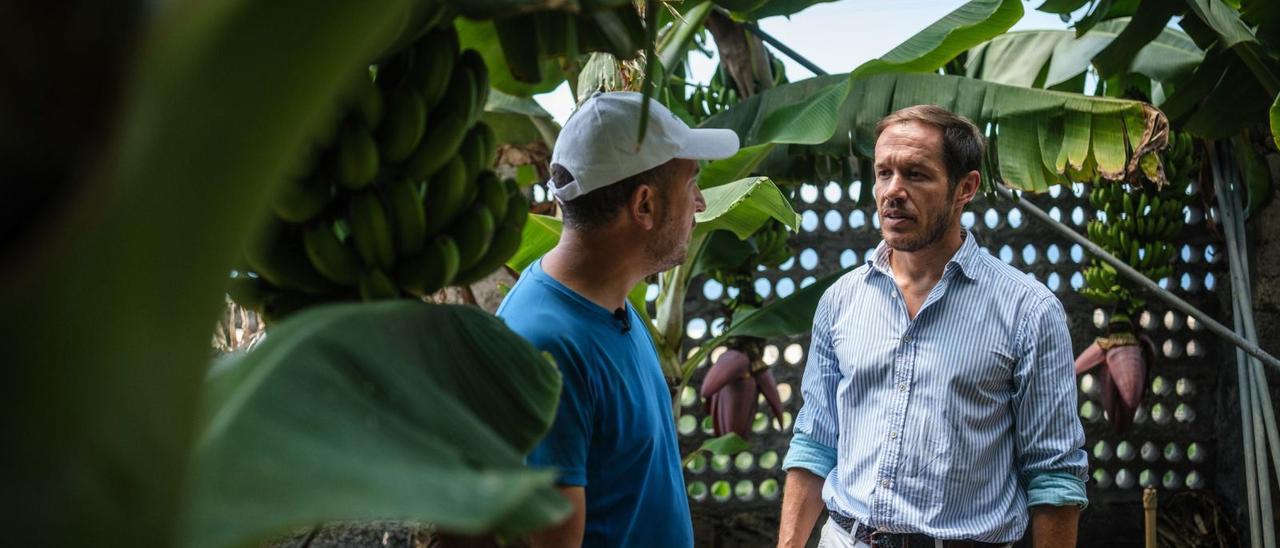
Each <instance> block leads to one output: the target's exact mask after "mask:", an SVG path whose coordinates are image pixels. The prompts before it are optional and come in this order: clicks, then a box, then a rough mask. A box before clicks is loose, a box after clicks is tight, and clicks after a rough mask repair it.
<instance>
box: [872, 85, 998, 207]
mask: <svg viewBox="0 0 1280 548" xmlns="http://www.w3.org/2000/svg"><path fill="white" fill-rule="evenodd" d="M908 122H919V123H922V124H925V125H927V126H932V127H935V128H938V130H940V131H942V164H943V165H944V166H946V168H947V181H948V182H950V183H951V188H955V186H956V185H957V184H958V183H959V182H960V177H961V176H962V175H964V174H966V173H969V172H970V171H977V172H982V155H983V154H984V152H985V150H986V139H985V138H983V136H982V132H981V131H979V130H978V126H976V125H974V124H973V122H971V121H969V119H968V118H965V117H964V116H960V115H958V114H956V113H954V112H951V111H949V110H947V109H945V108H942V107H940V106H937V105H916V106H913V107H907V108H904V109H900V110H897V111H895V112H893V113H891V114H889V115H888V116H885V117H884V118H881V119H880V123H878V124H876V139H877V140H878V139H880V134H881V133H883V132H884V130H885V128H887V127H889V126H891V125H894V124H903V123H908Z"/></svg>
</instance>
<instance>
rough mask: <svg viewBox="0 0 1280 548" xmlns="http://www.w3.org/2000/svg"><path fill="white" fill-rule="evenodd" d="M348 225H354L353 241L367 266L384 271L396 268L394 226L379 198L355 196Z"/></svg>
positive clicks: (371, 194) (369, 195)
mask: <svg viewBox="0 0 1280 548" xmlns="http://www.w3.org/2000/svg"><path fill="white" fill-rule="evenodd" d="M347 222H349V223H351V238H352V239H353V240H354V241H355V243H356V251H357V252H359V254H360V259H361V260H363V261H364V264H366V265H368V266H371V267H380V268H384V269H390V268H391V267H392V266H394V265H395V262H396V249H395V244H394V240H393V239H392V237H391V225H390V223H388V221H387V214H386V212H385V211H384V210H383V208H382V202H381V201H380V200H378V196H377V195H376V194H374V193H373V192H361V193H359V194H356V195H355V196H352V197H351V203H350V209H349V213H348V216H347Z"/></svg>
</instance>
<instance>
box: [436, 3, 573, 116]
mask: <svg viewBox="0 0 1280 548" xmlns="http://www.w3.org/2000/svg"><path fill="white" fill-rule="evenodd" d="M454 26H455V27H456V28H457V29H458V42H459V44H461V46H462V49H468V48H469V49H474V50H476V51H477V52H479V53H480V56H481V57H483V58H484V64H485V66H487V67H489V85H491V86H492V87H493V88H494V89H496V90H499V91H501V92H503V93H507V94H510V95H515V96H518V97H529V96H532V95H537V94H539V93H546V92H549V91H551V90H554V89H556V87H558V86H559V85H560V83H561V82H563V81H564V78H565V75H564V72H563V71H561V70H560V63H559V62H558V61H556V59H555V58H551V57H547V58H540V59H539V60H538V66H539V69H540V71H539V72H540V74H541V76H542V80H540V81H538V82H535V83H526V82H521V81H519V80H516V79H515V77H514V76H512V75H511V69H510V67H508V66H507V58H506V57H505V56H504V55H503V54H502V45H501V44H499V43H498V31H497V29H495V28H494V26H493V21H490V20H482V21H477V20H473V19H467V18H462V17H460V18H458V19H457V21H456V22H455V23H454Z"/></svg>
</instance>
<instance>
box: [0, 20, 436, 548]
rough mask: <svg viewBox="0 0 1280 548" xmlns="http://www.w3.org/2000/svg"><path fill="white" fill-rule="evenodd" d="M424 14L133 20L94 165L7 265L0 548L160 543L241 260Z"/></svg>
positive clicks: (177, 495)
mask: <svg viewBox="0 0 1280 548" xmlns="http://www.w3.org/2000/svg"><path fill="white" fill-rule="evenodd" d="M425 5H428V4H427V3H425V2H420V3H410V2H407V1H403V0H372V1H369V2H349V3H344V2H319V3H316V2H299V1H292V0H281V1H273V2H248V1H242V0H224V1H218V2H199V1H181V0H180V1H175V2H160V3H153V4H148V6H150V7H151V8H154V9H156V10H158V11H157V12H155V13H149V14H148V15H147V16H146V17H145V18H144V20H145V21H146V22H147V24H148V25H149V27H148V28H146V29H143V32H140V33H138V35H137V39H138V43H137V47H136V48H135V49H134V50H133V51H134V52H135V55H136V56H137V57H136V58H134V59H131V62H130V67H131V70H130V71H128V75H129V78H130V80H129V81H128V82H106V81H104V82H101V85H102V86H104V87H106V86H110V87H113V88H114V87H119V88H120V89H122V90H124V91H123V95H122V102H121V105H120V106H119V109H120V110H119V111H117V112H114V113H112V119H113V120H114V121H115V123H116V126H115V128H114V130H113V131H112V132H111V133H110V136H109V137H108V138H107V139H106V140H105V141H104V142H101V143H99V145H98V147H96V148H97V149H98V150H99V151H100V156H99V157H98V158H96V159H89V160H86V159H84V158H79V157H76V158H67V162H68V163H69V164H71V163H74V162H80V163H79V164H76V173H78V174H79V177H78V178H77V180H75V181H73V185H72V186H70V187H67V188H64V189H62V190H61V191H60V196H63V197H64V199H65V200H66V201H65V202H64V203H61V204H60V205H59V207H57V208H51V213H50V215H49V216H48V217H46V218H45V219H43V220H42V223H40V225H39V226H36V227H32V228H30V229H28V230H27V231H26V232H25V233H24V234H23V239H22V240H21V241H19V242H15V243H14V244H12V245H10V246H8V247H7V249H8V251H9V253H7V254H6V256H5V260H6V262H7V264H8V265H9V267H8V268H6V269H4V271H3V274H0V278H2V279H3V282H4V283H0V303H3V304H4V305H5V306H6V307H8V308H9V309H11V310H23V311H24V312H23V320H22V321H21V322H19V324H18V325H17V326H16V331H14V330H11V331H10V333H9V334H10V337H9V339H8V344H7V345H6V351H7V353H8V356H7V360H6V363H9V364H10V366H11V367H10V368H9V372H10V374H11V377H10V379H9V382H6V383H5V386H6V387H7V388H6V389H5V390H4V391H3V397H2V398H0V399H3V401H5V402H6V404H7V405H8V409H9V410H10V411H9V412H6V413H3V416H4V419H3V424H4V431H5V432H10V433H13V435H14V436H15V438H14V439H15V440H21V442H20V443H13V444H10V447H9V448H8V449H7V450H6V451H5V452H4V453H5V454H4V457H3V458H2V459H0V468H2V469H3V470H4V472H3V483H4V485H5V487H6V489H7V491H8V493H9V494H10V497H11V500H13V501H20V502H17V504H21V508H16V509H14V510H13V511H11V512H7V514H8V515H9V516H10V520H9V521H8V522H7V523H9V524H10V526H9V527H6V540H7V542H9V543H12V544H14V545H18V546H40V545H74V544H78V543H83V542H84V541H85V539H93V540H92V542H93V543H94V544H96V545H101V546H165V545H169V544H170V543H172V540H173V539H174V538H175V532H176V526H177V522H176V519H175V518H176V516H177V510H178V508H179V507H180V506H181V504H180V501H181V495H182V493H183V492H184V491H185V486H184V484H183V481H182V477H183V474H184V473H185V470H186V468H187V464H188V454H189V452H190V449H191V446H190V444H191V441H192V439H193V437H194V435H195V431H194V430H195V419H196V415H197V402H198V396H199V390H200V386H201V379H202V377H203V376H204V372H205V368H206V365H207V362H208V360H209V355H210V352H209V329H210V327H211V326H212V325H213V321H214V319H215V318H217V316H218V314H219V313H220V311H222V310H223V307H224V306H225V304H224V298H225V297H224V292H225V289H226V285H227V283H228V276H227V272H228V271H230V270H231V269H232V268H233V265H234V264H235V262H236V260H237V257H238V255H239V248H240V242H242V241H244V239H245V237H246V236H247V235H248V233H249V230H250V228H251V227H250V225H251V222H250V221H251V220H252V219H254V218H258V217H260V216H261V215H262V214H265V213H266V210H267V207H268V206H267V202H268V200H267V198H268V196H270V193H271V192H272V191H273V190H274V189H275V186H276V184H277V183H278V182H280V181H282V180H283V179H284V178H285V174H286V172H287V171H288V170H289V168H290V164H291V163H293V161H294V160H293V158H296V157H298V156H299V155H300V153H301V152H302V151H303V147H304V145H305V144H306V142H307V141H308V140H309V138H310V137H311V135H312V134H314V133H315V132H316V131H317V129H318V128H319V127H321V126H322V125H324V123H325V122H326V121H327V118H329V117H330V113H331V112H332V111H331V109H332V105H333V104H334V103H335V102H336V101H337V99H338V96H339V94H340V93H339V92H340V90H341V89H342V88H343V87H344V86H345V84H347V83H348V82H350V79H351V77H352V75H353V74H358V71H359V70H361V69H362V68H363V67H365V66H367V64H368V63H369V62H370V61H371V60H372V59H375V58H377V57H378V56H379V55H380V54H381V53H382V52H383V51H385V50H386V48H387V47H388V46H389V45H390V44H392V43H394V42H397V41H399V40H400V39H401V35H402V34H403V33H404V32H406V31H409V29H408V28H407V27H408V26H409V22H410V21H412V20H414V18H415V13H416V12H415V10H416V9H417V8H418V7H420V6H425ZM31 54H32V55H33V56H34V57H32V58H31V59H30V62H32V63H39V62H40V61H39V55H40V52H38V51H37V52H32V53H31ZM7 129H11V130H12V131H15V132H19V133H21V132H23V131H25V129H24V128H7ZM90 160H91V161H90ZM355 488H359V489H364V488H366V486H355Z"/></svg>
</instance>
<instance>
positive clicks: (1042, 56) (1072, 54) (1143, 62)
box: [965, 19, 1204, 88]
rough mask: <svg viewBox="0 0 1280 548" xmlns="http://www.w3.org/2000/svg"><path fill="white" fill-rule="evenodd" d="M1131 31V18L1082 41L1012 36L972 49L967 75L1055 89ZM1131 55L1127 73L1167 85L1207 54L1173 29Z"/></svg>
mask: <svg viewBox="0 0 1280 548" xmlns="http://www.w3.org/2000/svg"><path fill="white" fill-rule="evenodd" d="M1129 26H1131V25H1130V23H1129V20H1128V19H1115V20H1112V21H1106V22H1103V23H1099V24H1098V25H1096V26H1095V27H1094V28H1093V29H1092V30H1090V31H1089V32H1087V33H1085V34H1084V35H1082V36H1076V33H1074V32H1072V31H1067V30H1037V31H1019V32H1010V33H1007V34H1004V35H1001V36H998V37H996V38H993V39H992V40H990V41H989V42H986V43H984V44H982V45H980V46H978V47H976V48H974V49H972V50H970V52H969V57H968V60H967V61H966V63H965V75H966V76H969V77H970V78H977V79H980V80H986V81H989V82H996V83H1000V84H1008V85H1013V86H1021V87H1037V88H1049V87H1052V86H1055V85H1058V84H1061V83H1063V82H1066V81H1068V80H1070V79H1072V78H1075V77H1077V76H1078V75H1081V74H1084V72H1085V71H1086V70H1087V69H1088V68H1089V66H1090V64H1091V63H1094V62H1098V59H1099V56H1100V55H1102V52H1104V51H1106V50H1107V49H1108V48H1109V47H1111V46H1112V45H1113V44H1116V42H1117V40H1118V39H1119V38H1120V37H1121V35H1122V34H1123V33H1124V32H1126V31H1127V30H1128V28H1129ZM1129 55H1130V57H1129V59H1128V63H1127V64H1124V65H1123V68H1122V70H1127V71H1130V72H1133V73H1137V74H1142V75H1144V76H1147V77H1149V78H1151V79H1152V80H1155V81H1157V82H1162V83H1176V82H1178V81H1180V80H1182V79H1184V78H1186V77H1187V76H1188V75H1190V74H1191V71H1193V70H1194V69H1195V68H1196V66H1197V65H1198V64H1199V63H1200V62H1201V61H1203V59H1204V53H1203V52H1202V51H1200V48H1198V47H1196V45H1195V43H1194V42H1192V41H1191V39H1190V38H1189V37H1187V35H1186V34H1184V33H1182V32H1180V31H1177V30H1174V29H1169V28H1162V29H1160V32H1159V33H1158V34H1157V35H1156V36H1155V38H1154V39H1152V40H1150V41H1149V42H1147V43H1145V44H1144V45H1141V47H1140V49H1138V50H1137V51H1136V52H1129ZM1107 62H1113V63H1115V62H1118V61H1107Z"/></svg>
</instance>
